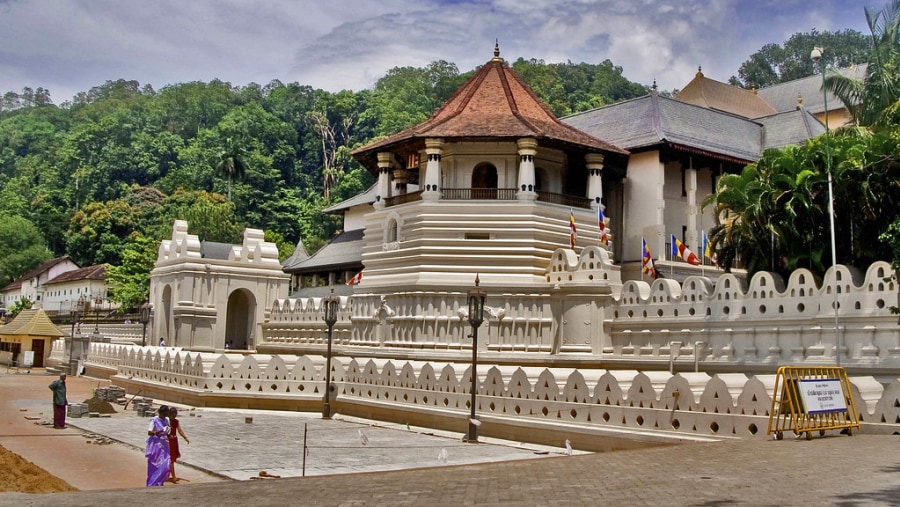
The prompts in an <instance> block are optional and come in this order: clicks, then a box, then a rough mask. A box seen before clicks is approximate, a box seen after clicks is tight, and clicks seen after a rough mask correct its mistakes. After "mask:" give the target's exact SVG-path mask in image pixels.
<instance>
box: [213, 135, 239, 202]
mask: <svg viewBox="0 0 900 507" xmlns="http://www.w3.org/2000/svg"><path fill="white" fill-rule="evenodd" d="M218 160H219V162H218V164H217V165H216V171H218V172H219V173H220V174H222V175H223V176H225V178H226V179H227V180H228V200H229V201H230V200H231V182H232V180H234V179H235V178H243V177H244V174H246V173H247V164H245V163H244V150H243V149H242V148H241V147H240V146H239V145H238V144H237V143H235V142H233V141H232V140H231V139H230V138H229V139H226V140H225V148H222V150H220V151H219V157H218Z"/></svg>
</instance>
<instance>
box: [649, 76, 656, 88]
mask: <svg viewBox="0 0 900 507" xmlns="http://www.w3.org/2000/svg"><path fill="white" fill-rule="evenodd" d="M650 89H651V90H653V91H656V78H653V86H651V87H650Z"/></svg>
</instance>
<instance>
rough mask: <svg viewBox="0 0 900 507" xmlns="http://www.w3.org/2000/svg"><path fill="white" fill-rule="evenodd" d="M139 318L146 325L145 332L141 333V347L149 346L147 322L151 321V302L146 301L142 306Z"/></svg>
mask: <svg viewBox="0 0 900 507" xmlns="http://www.w3.org/2000/svg"><path fill="white" fill-rule="evenodd" d="M138 320H139V321H140V323H141V324H143V325H144V334H143V335H141V347H146V346H147V324H148V323H149V322H150V303H149V302H148V301H144V303H143V304H142V305H141V308H140V314H139V315H138Z"/></svg>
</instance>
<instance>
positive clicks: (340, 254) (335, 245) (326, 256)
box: [282, 229, 363, 273]
mask: <svg viewBox="0 0 900 507" xmlns="http://www.w3.org/2000/svg"><path fill="white" fill-rule="evenodd" d="M362 250H363V229H356V230H353V231H344V232H342V233H340V234H338V235H337V236H335V237H334V239H332V240H331V241H330V242H329V243H328V244H327V245H325V246H323V247H322V248H321V249H319V251H318V252H316V253H314V254H313V255H312V256H311V257H309V258H308V259H304V260H301V261H299V262H297V263H295V264H291V265H288V264H287V263H285V264H284V266H283V268H282V269H283V271H284V272H285V273H304V272H313V271H322V269H323V268H348V269H349V268H362Z"/></svg>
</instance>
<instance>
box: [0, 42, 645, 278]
mask: <svg viewBox="0 0 900 507" xmlns="http://www.w3.org/2000/svg"><path fill="white" fill-rule="evenodd" d="M512 67H513V68H514V69H515V70H516V71H517V72H518V73H519V74H520V75H521V76H522V77H523V78H524V79H525V80H526V82H528V83H529V84H530V85H531V86H532V87H533V89H534V90H535V92H536V93H537V94H538V95H539V96H540V97H541V98H542V99H543V100H544V101H545V102H546V103H547V104H549V105H550V107H551V108H552V109H553V110H554V112H555V113H556V114H557V115H560V116H561V115H564V114H569V113H572V112H575V111H581V110H584V109H588V108H591V107H597V106H600V105H603V104H608V103H612V102H615V101H619V100H623V99H628V98H632V97H636V96H640V95H642V94H644V93H646V87H645V86H643V85H640V84H637V83H633V82H630V81H628V80H627V79H626V78H625V77H623V76H622V69H621V68H620V67H616V66H615V65H613V64H612V62H610V61H609V60H606V61H604V62H601V63H599V64H588V63H577V64H576V63H572V62H566V63H558V64H547V63H545V62H543V61H540V60H533V59H532V60H525V59H522V58H520V59H518V60H517V61H515V62H514V63H513V64H512ZM471 72H474V70H472V71H469V73H460V71H459V70H458V69H457V67H456V65H454V64H453V63H450V62H446V61H435V62H433V63H431V64H430V65H428V66H426V67H424V68H414V67H398V68H394V69H391V70H390V71H389V72H388V73H387V74H386V75H385V76H384V77H382V78H381V79H380V80H379V81H378V82H377V83H376V84H375V86H374V87H373V88H372V89H367V90H360V91H346V90H345V91H341V92H337V93H330V92H327V91H323V90H318V89H313V88H311V87H309V86H304V85H301V84H298V83H290V84H284V83H281V82H280V81H272V82H270V83H268V84H266V85H263V86H261V85H258V84H256V83H250V84H247V85H243V86H236V85H232V84H230V83H226V82H222V81H217V80H214V81H211V82H209V83H203V82H191V83H180V84H174V85H169V86H165V87H163V88H161V89H159V90H155V89H153V87H152V86H151V85H150V84H147V83H138V82H136V81H128V80H124V79H120V80H116V81H108V82H106V83H105V84H103V85H100V86H97V87H95V88H92V89H90V90H88V91H86V92H82V93H79V94H78V95H77V96H76V97H73V98H72V100H71V101H66V102H63V103H61V104H59V105H54V104H53V100H52V98H51V95H50V91H49V90H46V89H43V88H36V89H28V88H26V89H25V90H22V91H21V92H7V93H6V94H5V95H4V96H3V100H2V102H0V235H2V236H3V237H4V238H8V237H9V236H10V235H17V236H20V237H22V238H23V241H21V242H22V243H23V244H22V245H16V246H15V247H14V250H13V252H16V251H18V252H21V251H24V250H25V249H28V252H29V254H28V255H11V254H10V255H4V253H3V252H0V284H4V285H5V284H6V283H7V282H9V281H10V280H11V279H13V278H14V277H16V276H18V275H20V274H22V273H23V272H25V271H26V270H28V269H30V268H33V267H34V266H36V265H37V264H39V263H40V262H42V261H43V260H45V259H48V258H51V257H53V256H59V255H63V254H68V255H70V256H71V257H72V258H73V259H74V260H75V262H77V263H78V264H79V265H82V266H87V265H91V264H97V263H109V264H111V265H113V266H120V265H121V264H123V260H124V262H125V264H129V263H135V262H138V263H139V264H140V263H143V264H144V265H146V263H147V262H150V263H151V266H152V260H153V259H154V258H155V252H156V250H155V245H156V244H157V241H158V240H160V239H164V238H167V237H169V236H170V234H171V226H172V221H173V220H174V219H176V218H179V219H185V220H187V221H188V222H189V226H190V232H191V233H193V234H197V235H199V236H200V238H201V239H202V240H210V241H222V242H239V241H240V234H241V232H242V231H243V228H244V227H246V226H250V227H255V228H260V229H264V230H265V231H266V234H267V238H268V239H269V240H271V241H275V242H276V243H278V245H279V250H280V252H281V255H282V256H287V255H289V254H290V253H291V251H292V249H293V247H294V245H295V244H296V242H297V241H298V240H299V239H301V238H302V240H303V243H304V245H305V247H306V248H307V250H308V251H310V252H312V251H315V250H316V249H317V248H318V247H319V246H321V245H322V244H323V243H324V242H325V241H327V238H329V237H330V236H331V235H333V234H334V232H335V230H336V229H337V228H338V227H339V226H340V224H339V222H338V221H337V220H336V219H334V218H332V217H326V216H323V215H322V214H321V213H319V210H321V209H322V208H323V207H325V206H328V205H330V204H332V203H335V202H337V201H340V200H343V199H346V198H348V197H351V196H353V195H355V194H357V193H359V192H361V191H363V190H365V189H366V188H367V187H368V186H369V185H370V184H371V183H372V182H373V180H372V178H371V176H370V175H369V174H368V173H367V172H366V171H365V170H363V169H362V168H361V167H360V166H359V165H358V164H356V163H355V161H353V160H352V158H351V157H350V151H351V150H352V149H353V148H355V147H357V146H361V145H363V144H365V143H367V142H369V141H370V140H372V139H374V138H377V137H379V136H385V135H389V134H392V133H394V132H396V131H398V130H400V129H403V128H406V127H409V126H412V125H414V124H416V123H418V122H421V121H423V120H425V119H427V118H428V117H429V116H430V115H431V114H432V113H433V112H434V111H435V110H436V109H437V107H439V106H440V104H441V103H442V102H443V101H445V100H446V99H447V98H449V96H450V95H451V94H452V93H453V92H454V91H455V90H456V89H457V87H458V86H459V85H460V84H461V83H462V82H463V81H464V80H465V79H466V78H467V77H468V76H469V75H470V74H471ZM25 232H27V234H25ZM44 246H46V248H44ZM13 252H11V253H13ZM141 259H142V260H141ZM133 268H134V267H133V266H132V269H133ZM113 276H116V272H115V270H114V272H113Z"/></svg>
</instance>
